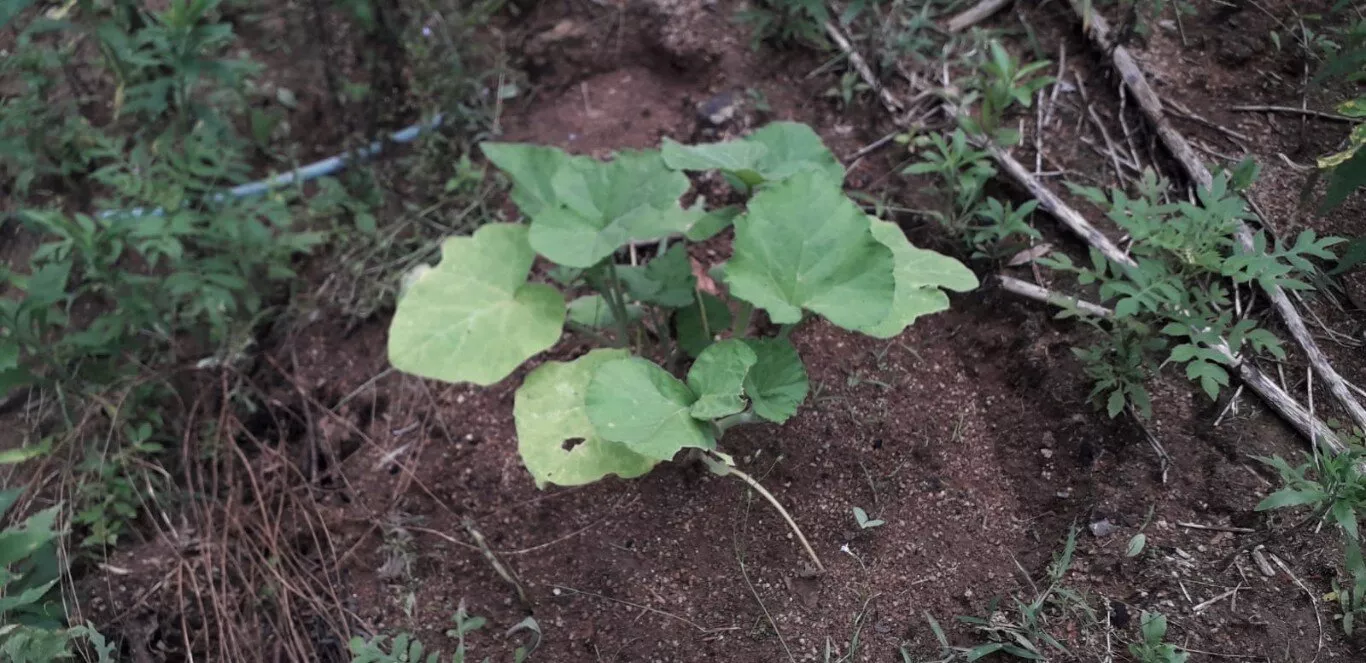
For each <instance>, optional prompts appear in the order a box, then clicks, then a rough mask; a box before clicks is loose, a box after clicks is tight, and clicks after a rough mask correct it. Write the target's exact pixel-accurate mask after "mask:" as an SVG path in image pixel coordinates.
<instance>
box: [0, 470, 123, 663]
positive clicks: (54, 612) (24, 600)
mask: <svg viewBox="0 0 1366 663" xmlns="http://www.w3.org/2000/svg"><path fill="white" fill-rule="evenodd" d="M7 462H8V461H4V462H0V464H4V463H7ZM22 494H23V489H18V488H16V489H11V490H6V491H3V492H0V519H3V518H4V517H5V515H6V514H7V513H8V512H9V510H10V508H12V507H13V506H14V504H15V502H16V501H17V500H18V499H19V497H20V496H21V495H22ZM59 512H60V507H55V506H54V507H49V508H47V509H43V510H42V511H39V512H37V513H35V514H33V515H31V516H29V517H28V518H26V519H24V521H23V522H21V523H18V524H15V525H11V526H9V527H6V528H5V529H3V530H0V655H3V657H4V660H6V661H13V662H14V663H51V662H52V661H56V660H60V659H67V658H70V657H72V656H73V655H74V653H73V648H78V647H89V648H90V649H91V650H92V651H91V653H92V654H93V656H94V660H97V661H99V663H112V662H113V661H114V658H113V652H114V646H113V645H110V644H108V643H106V642H105V640H104V637H103V636H102V635H101V634H100V633H99V632H98V631H96V630H95V629H94V628H93V627H91V626H88V625H87V626H75V627H69V628H68V627H66V626H65V624H64V621H65V614H64V610H63V607H62V601H61V598H60V596H58V594H59V592H60V591H61V589H60V587H58V582H59V580H60V576H61V562H60V558H59V556H58V552H57V545H58V539H59V538H60V537H61V534H62V533H61V531H60V530H59V529H58V527H57V518H58V514H59Z"/></svg>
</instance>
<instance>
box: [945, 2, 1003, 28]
mask: <svg viewBox="0 0 1366 663" xmlns="http://www.w3.org/2000/svg"><path fill="white" fill-rule="evenodd" d="M1008 4H1010V0H982V1H981V2H979V3H977V4H976V5H973V6H972V7H969V8H968V9H965V10H963V12H962V13H960V14H957V15H955V16H954V17H953V18H951V19H949V26H948V27H949V32H962V31H964V30H966V29H968V28H970V27H972V26H974V25H977V24H978V23H981V22H982V21H985V20H987V19H988V18H991V15H992V14H995V13H996V12H998V11H1001V10H1002V9H1004V8H1005V6H1006V5H1008Z"/></svg>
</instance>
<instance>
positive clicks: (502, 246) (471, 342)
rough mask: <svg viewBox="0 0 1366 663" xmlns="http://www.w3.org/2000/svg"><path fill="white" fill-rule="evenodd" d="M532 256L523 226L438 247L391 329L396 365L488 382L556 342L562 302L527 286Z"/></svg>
mask: <svg viewBox="0 0 1366 663" xmlns="http://www.w3.org/2000/svg"><path fill="white" fill-rule="evenodd" d="M534 258H535V256H534V254H533V253H532V252H531V246H530V245H528V244H527V228H526V226H523V225H519V224H511V223H491V224H488V225H485V226H483V227H482V228H480V229H479V230H477V231H475V233H474V235H473V236H471V237H452V238H450V239H447V240H446V241H445V243H443V244H442V245H441V262H440V263H439V264H437V265H436V266H435V267H432V268H429V269H426V270H424V271H423V273H422V274H421V275H420V276H419V277H418V278H417V279H415V280H414V281H413V282H412V283H411V284H410V285H409V286H408V289H407V292H406V293H405V294H404V295H403V298H402V299H400V300H399V302H398V310H397V311H396V312H395V313H394V320H393V322H392V323H390V325H389V361H390V362H392V363H393V365H394V368H397V369H399V370H401V371H405V372H408V373H412V374H414V375H420V376H422V377H426V378H435V379H437V380H445V381H446V382H473V383H475V384H478V385H485V386H487V385H490V384H493V383H495V382H498V381H499V380H502V379H503V378H505V377H507V376H508V374H509V373H512V371H513V370H514V369H516V368H517V366H519V365H520V364H521V363H522V362H524V361H526V360H527V359H528V358H530V357H531V356H532V355H534V354H536V353H538V352H541V351H542V350H545V349H547V348H549V347H550V346H552V345H554V344H555V341H557V340H559V338H560V330H561V328H562V326H563V325H564V316H565V306H564V298H563V297H562V296H561V295H560V293H559V291H557V290H555V289H554V288H552V287H550V286H548V285H542V284H533V283H527V282H526V278H527V274H528V272H530V271H531V262H532V260H533V259H534Z"/></svg>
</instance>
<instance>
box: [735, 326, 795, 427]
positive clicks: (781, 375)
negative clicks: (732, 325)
mask: <svg viewBox="0 0 1366 663" xmlns="http://www.w3.org/2000/svg"><path fill="white" fill-rule="evenodd" d="M745 343H746V344H747V345H749V348H750V349H751V350H753V351H754V356H755V357H756V358H757V361H756V362H754V366H751V367H750V369H749V373H748V374H747V375H745V395H746V396H749V400H750V403H751V404H752V405H753V407H754V413H755V414H757V415H759V416H761V417H763V418H765V419H767V420H769V421H772V422H774V423H779V424H781V423H783V422H784V421H787V420H788V418H790V417H791V416H792V415H794V414H796V413H797V407H798V406H800V405H801V404H802V401H804V400H806V391H807V388H808V384H807V380H806V366H805V365H804V364H802V358H801V355H799V354H797V348H794V347H792V343H791V342H789V341H787V340H786V339H779V338H772V339H749V340H746V341H745Z"/></svg>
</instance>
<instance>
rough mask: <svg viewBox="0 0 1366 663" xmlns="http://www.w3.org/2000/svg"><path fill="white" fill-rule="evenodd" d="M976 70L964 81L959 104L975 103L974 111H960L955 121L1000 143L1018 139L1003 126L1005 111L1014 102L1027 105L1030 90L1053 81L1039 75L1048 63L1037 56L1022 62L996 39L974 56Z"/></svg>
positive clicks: (1031, 100)
mask: <svg viewBox="0 0 1366 663" xmlns="http://www.w3.org/2000/svg"><path fill="white" fill-rule="evenodd" d="M975 62H976V66H977V74H976V75H975V76H974V77H972V78H971V79H970V81H969V83H968V93H967V94H966V95H964V97H963V99H962V101H961V105H962V106H963V107H964V108H971V107H973V105H974V104H976V105H977V115H976V116H975V117H974V116H972V115H968V114H963V115H960V117H959V120H958V121H959V123H960V124H961V125H962V126H963V128H964V129H966V130H967V131H968V133H970V134H973V135H976V136H983V137H987V138H990V139H991V140H993V141H995V142H996V143H998V144H1000V145H1014V144H1016V143H1018V142H1020V135H1019V132H1018V131H1016V130H1014V129H1009V128H1007V127H1006V124H1005V121H1006V114H1007V113H1008V112H1009V111H1010V109H1011V108H1012V107H1014V106H1016V105H1018V106H1020V107H1022V108H1031V107H1033V105H1034V94H1035V93H1036V92H1038V91H1039V90H1042V89H1043V88H1045V87H1047V86H1049V85H1051V84H1052V83H1053V80H1054V79H1053V77H1052V76H1039V75H1037V74H1038V73H1039V72H1040V71H1042V70H1043V69H1045V68H1047V67H1048V66H1049V65H1050V64H1051V63H1050V62H1049V61H1048V60H1039V61H1037V62H1031V63H1029V64H1022V63H1021V62H1020V61H1019V60H1018V59H1016V58H1015V56H1013V55H1011V54H1010V51H1007V50H1006V49H1005V47H1004V46H1002V45H1001V43H1000V42H999V41H996V40H992V41H990V42H988V43H987V45H986V53H985V54H983V55H982V56H981V57H978V58H976V60H975Z"/></svg>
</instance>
